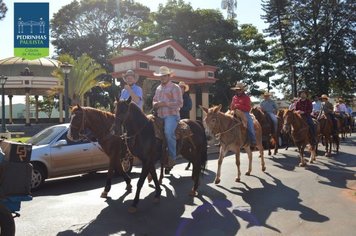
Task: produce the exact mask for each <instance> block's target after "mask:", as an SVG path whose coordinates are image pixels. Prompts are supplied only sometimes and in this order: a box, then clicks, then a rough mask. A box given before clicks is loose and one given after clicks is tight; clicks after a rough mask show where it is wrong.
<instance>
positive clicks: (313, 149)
mask: <svg viewBox="0 0 356 236" xmlns="http://www.w3.org/2000/svg"><path fill="white" fill-rule="evenodd" d="M314 161H316V147H314V146H311V147H310V159H309V163H313V162H314Z"/></svg>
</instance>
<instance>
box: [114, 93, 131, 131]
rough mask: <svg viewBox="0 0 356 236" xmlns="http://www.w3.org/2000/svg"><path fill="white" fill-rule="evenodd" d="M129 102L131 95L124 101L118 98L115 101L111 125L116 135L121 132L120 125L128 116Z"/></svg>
mask: <svg viewBox="0 0 356 236" xmlns="http://www.w3.org/2000/svg"><path fill="white" fill-rule="evenodd" d="M130 103H131V97H129V99H127V100H125V101H121V100H119V99H118V98H117V99H116V102H115V122H114V126H113V131H114V133H115V134H116V135H121V134H122V132H121V131H122V129H121V127H122V125H124V124H125V122H126V120H127V118H128V116H129V105H130Z"/></svg>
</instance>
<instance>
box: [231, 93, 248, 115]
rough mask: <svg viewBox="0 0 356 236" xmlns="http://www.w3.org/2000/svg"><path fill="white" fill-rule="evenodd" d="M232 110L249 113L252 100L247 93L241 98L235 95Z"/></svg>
mask: <svg viewBox="0 0 356 236" xmlns="http://www.w3.org/2000/svg"><path fill="white" fill-rule="evenodd" d="M230 109H231V110H235V109H239V110H241V111H244V112H249V111H250V110H251V99H250V97H249V96H247V95H246V94H245V93H243V94H241V95H240V96H238V95H235V96H234V97H233V98H232V102H231V105H230Z"/></svg>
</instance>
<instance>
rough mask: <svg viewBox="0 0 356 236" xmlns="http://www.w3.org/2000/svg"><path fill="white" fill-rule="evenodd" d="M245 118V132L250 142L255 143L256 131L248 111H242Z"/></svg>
mask: <svg viewBox="0 0 356 236" xmlns="http://www.w3.org/2000/svg"><path fill="white" fill-rule="evenodd" d="M244 113H245V116H246V118H247V133H248V137H249V140H250V144H256V143H257V142H256V133H255V127H254V126H253V119H252V117H251V115H250V112H244Z"/></svg>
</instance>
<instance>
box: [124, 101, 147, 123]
mask: <svg viewBox="0 0 356 236" xmlns="http://www.w3.org/2000/svg"><path fill="white" fill-rule="evenodd" d="M128 109H129V111H130V114H131V117H133V118H134V119H135V122H136V123H137V124H145V122H147V121H148V118H147V116H146V114H145V113H144V112H143V111H142V110H141V109H140V108H139V107H138V106H137V105H136V103H134V102H130V104H129V107H128Z"/></svg>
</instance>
